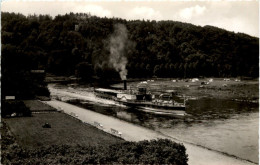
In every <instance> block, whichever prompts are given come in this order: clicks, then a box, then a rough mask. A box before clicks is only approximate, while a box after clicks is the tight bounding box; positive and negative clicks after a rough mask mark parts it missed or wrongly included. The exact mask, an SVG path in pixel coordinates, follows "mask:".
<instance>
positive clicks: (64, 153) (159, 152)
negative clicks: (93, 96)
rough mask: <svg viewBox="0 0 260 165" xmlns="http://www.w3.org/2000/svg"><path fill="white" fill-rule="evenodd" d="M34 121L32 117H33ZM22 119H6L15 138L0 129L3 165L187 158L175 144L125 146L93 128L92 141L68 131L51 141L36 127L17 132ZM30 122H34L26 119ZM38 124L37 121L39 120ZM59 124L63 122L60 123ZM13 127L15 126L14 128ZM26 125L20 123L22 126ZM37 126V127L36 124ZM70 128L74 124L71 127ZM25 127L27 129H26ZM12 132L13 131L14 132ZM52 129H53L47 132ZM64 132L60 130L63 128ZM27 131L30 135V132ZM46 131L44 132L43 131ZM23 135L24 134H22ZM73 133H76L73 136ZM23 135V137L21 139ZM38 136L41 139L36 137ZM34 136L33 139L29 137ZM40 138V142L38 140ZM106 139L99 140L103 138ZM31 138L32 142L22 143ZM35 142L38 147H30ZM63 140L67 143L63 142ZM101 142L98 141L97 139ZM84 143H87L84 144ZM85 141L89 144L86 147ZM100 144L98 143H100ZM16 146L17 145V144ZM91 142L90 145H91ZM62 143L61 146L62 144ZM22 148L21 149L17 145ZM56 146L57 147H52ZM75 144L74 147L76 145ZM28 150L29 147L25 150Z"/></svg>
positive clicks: (179, 163)
mask: <svg viewBox="0 0 260 165" xmlns="http://www.w3.org/2000/svg"><path fill="white" fill-rule="evenodd" d="M32 118H33V117H32ZM23 119H24V118H19V119H18V118H16V119H7V120H4V121H5V122H6V123H8V124H11V125H12V127H11V130H12V131H15V132H13V133H14V134H15V135H16V137H14V136H13V134H12V133H11V131H10V130H9V129H8V127H7V125H6V123H5V122H4V123H3V125H2V127H1V135H2V140H1V150H2V153H1V154H2V155H1V156H2V159H1V163H2V164H17V165H18V164H19V165H23V164H26V165H27V164H28V165H30V164H31V165H35V164H175V165H187V161H188V158H187V157H188V156H187V155H186V149H185V147H184V146H183V145H181V144H177V143H174V142H172V141H170V140H166V139H165V140H163V139H160V140H152V141H141V142H138V143H136V142H125V141H123V140H121V139H118V138H115V137H112V138H114V139H113V140H112V138H111V137H107V135H106V134H105V133H104V132H99V131H98V130H97V129H95V130H96V131H97V132H96V133H95V131H94V130H92V128H90V129H89V128H88V130H90V131H87V132H88V134H89V136H92V135H93V137H95V138H93V137H92V138H89V136H87V137H82V138H78V139H74V140H71V142H69V139H71V138H68V137H66V136H64V135H66V134H69V135H71V136H72V137H74V138H75V137H76V136H75V135H73V133H72V132H71V130H70V129H74V128H73V127H68V128H69V129H67V132H66V133H65V132H62V133H61V132H60V135H63V136H60V137H59V136H58V134H57V133H55V132H52V134H48V135H50V136H51V137H50V138H48V137H46V136H47V134H46V133H43V131H41V130H38V129H39V127H37V126H29V127H30V128H26V129H24V131H18V130H19V129H20V127H19V126H18V125H19V124H17V122H18V121H19V122H21V121H22V120H23ZM29 120H31V121H36V120H33V119H29ZM38 120H40V119H38ZM61 122H62V121H61ZM14 123H15V124H14ZM25 123H28V122H22V124H21V125H23V126H25V125H26V124H25ZM35 125H37V123H35ZM72 125H73V124H72ZM26 126H28V125H26ZM36 127H37V129H36ZM14 128H15V129H14ZM49 129H52V128H48V130H49ZM62 129H63V128H62ZM29 130H30V131H31V132H29ZM46 130H47V128H46ZM21 132H24V133H21ZM74 133H75V132H74ZM23 134H25V135H23ZM36 134H40V135H36ZM31 136H33V138H32V137H31ZM41 136H42V138H40V137H41ZM55 136H56V139H57V140H52V141H47V140H46V139H53V138H54V137H55ZM105 136H106V138H108V139H102V137H105ZM24 138H30V139H31V140H25V139H24ZM34 138H35V139H36V140H37V142H38V143H39V145H38V146H37V147H36V146H33V144H35V143H36V142H33V141H35V140H34ZM63 138H65V139H67V140H64V139H63ZM100 138H101V139H100ZM86 139H87V140H86ZM86 141H88V142H87V143H86ZM101 141H102V143H99V142H101ZM17 142H18V143H17ZM92 142H93V143H92ZM62 143H63V144H62ZM20 144H21V145H20ZM53 144H56V145H53ZM57 144H58V145H57ZM76 144H77V145H76ZM26 145H28V146H30V147H28V146H26Z"/></svg>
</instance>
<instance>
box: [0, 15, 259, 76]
mask: <svg viewBox="0 0 260 165" xmlns="http://www.w3.org/2000/svg"><path fill="white" fill-rule="evenodd" d="M1 14H2V15H1V21H2V25H1V26H2V33H1V36H2V38H1V39H2V68H3V70H5V69H6V72H5V71H4V72H3V77H4V76H5V74H6V75H7V74H8V76H11V74H10V73H13V70H15V69H14V68H13V67H15V68H18V67H21V68H23V70H28V69H31V68H43V69H45V70H46V71H47V72H51V73H54V74H57V75H75V74H76V75H77V76H79V77H81V78H83V79H88V78H90V77H93V76H94V77H99V78H119V75H118V73H116V71H115V70H114V69H113V68H111V67H110V66H108V65H106V64H102V63H101V62H102V61H103V60H106V57H107V56H108V54H109V52H108V50H107V49H106V48H105V47H106V42H107V38H108V37H109V36H110V35H111V34H112V33H113V30H114V25H115V24H118V23H120V24H124V25H125V26H126V27H127V29H128V37H129V40H131V41H133V43H134V44H133V45H134V46H132V47H131V49H129V50H127V51H126V52H125V56H126V57H127V59H128V63H127V66H126V67H127V69H128V78H130V77H132V78H135V77H152V76H157V77H197V76H206V77H209V76H212V77H231V76H232V77H236V76H247V77H258V71H259V69H258V61H259V60H258V58H259V57H258V56H259V41H258V38H256V37H252V36H249V35H246V34H242V33H234V32H229V31H226V30H224V29H220V28H217V27H212V26H204V27H201V26H195V25H192V24H188V23H181V22H176V21H150V20H147V21H145V20H130V21H127V20H124V19H119V18H106V17H105V18H100V17H96V16H91V15H89V14H82V13H76V14H74V13H69V14H66V15H58V16H56V17H55V18H52V17H51V16H49V15H29V16H24V15H22V14H15V13H7V12H2V13H1Z"/></svg>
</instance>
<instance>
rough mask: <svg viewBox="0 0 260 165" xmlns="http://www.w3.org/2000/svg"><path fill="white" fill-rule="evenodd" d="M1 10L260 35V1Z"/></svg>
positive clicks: (13, 3)
mask: <svg viewBox="0 0 260 165" xmlns="http://www.w3.org/2000/svg"><path fill="white" fill-rule="evenodd" d="M1 11H6V12H15V13H18V12H19V13H22V14H24V15H28V14H49V15H51V16H53V17H55V16H56V15H58V14H62V15H63V14H66V13H70V12H74V13H77V12H78V13H81V12H82V13H90V14H91V15H96V16H100V17H118V18H123V19H127V20H134V19H140V20H142V19H144V20H148V19H149V20H156V21H160V20H173V21H180V22H187V23H192V24H194V25H200V26H205V25H212V26H216V27H219V28H223V29H226V30H228V31H234V32H242V33H246V34H249V35H251V36H256V37H259V1H258V0H251V1H241V0H240V1H235V0H229V1H223V0H213V1H196V0H195V1H194V0H193V1H188V0H175V1H174V0H171V1H170V0H166V1H158V0H157V1H152V0H150V1H136V0H113V1H112V0H110V1H108V0H103V1H101V0H98V1H94V0H87V1H82V0H74V1H72V0H67V1H61V0H56V1H54V0H45V1H33V0H27V1H26V0H23V1H17V0H2V2H1Z"/></svg>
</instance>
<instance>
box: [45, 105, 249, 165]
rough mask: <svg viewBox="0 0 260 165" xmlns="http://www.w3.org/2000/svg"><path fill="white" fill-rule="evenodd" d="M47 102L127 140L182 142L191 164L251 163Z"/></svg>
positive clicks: (118, 121)
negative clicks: (164, 139) (115, 132)
mask: <svg viewBox="0 0 260 165" xmlns="http://www.w3.org/2000/svg"><path fill="white" fill-rule="evenodd" d="M44 103H46V104H49V105H50V106H52V107H54V108H58V109H62V110H63V111H64V112H65V113H72V112H73V113H75V114H77V115H78V118H79V119H80V120H82V121H83V122H88V123H94V122H98V123H100V124H102V126H103V130H104V131H106V132H111V128H112V129H115V130H117V131H119V132H121V133H122V135H121V137H122V138H123V139H125V140H127V141H141V140H151V139H158V138H166V139H171V140H173V141H175V142H177V143H183V144H184V146H185V147H186V149H187V151H186V152H187V154H188V158H189V161H188V163H189V164H191V165H204V164H205V165H208V164H210V165H214V164H221V165H250V164H253V163H251V162H248V161H243V160H240V159H236V158H234V157H230V156H227V155H223V154H221V153H218V152H215V151H212V150H208V149H205V148H202V147H199V146H195V145H192V144H188V143H184V142H182V141H181V139H172V138H170V137H168V136H166V135H164V134H162V133H159V132H156V131H153V130H150V129H147V128H144V127H141V126H138V125H134V124H132V123H128V122H125V121H122V120H119V119H117V118H114V117H110V116H106V115H103V114H99V113H96V112H93V111H90V110H86V109H83V108H79V107H77V106H74V105H71V104H68V103H64V102H61V101H54V100H53V101H47V102H44Z"/></svg>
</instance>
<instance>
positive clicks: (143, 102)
mask: <svg viewBox="0 0 260 165" xmlns="http://www.w3.org/2000/svg"><path fill="white" fill-rule="evenodd" d="M94 93H95V96H96V97H99V98H103V99H109V100H114V101H116V102H117V103H119V104H123V105H126V106H129V107H137V109H138V110H142V111H145V112H148V113H154V114H159V115H181V116H183V115H185V98H184V101H183V103H179V102H176V101H175V100H174V99H173V98H174V94H173V93H172V94H171V95H169V94H160V95H159V96H156V95H153V94H151V93H150V92H149V91H147V88H146V87H144V86H139V87H138V89H137V90H132V89H130V90H127V85H126V80H124V90H114V89H104V88H96V89H94Z"/></svg>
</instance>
